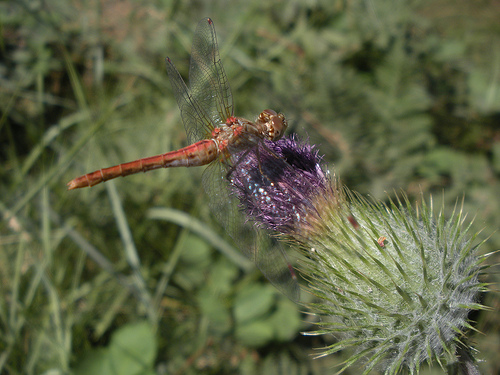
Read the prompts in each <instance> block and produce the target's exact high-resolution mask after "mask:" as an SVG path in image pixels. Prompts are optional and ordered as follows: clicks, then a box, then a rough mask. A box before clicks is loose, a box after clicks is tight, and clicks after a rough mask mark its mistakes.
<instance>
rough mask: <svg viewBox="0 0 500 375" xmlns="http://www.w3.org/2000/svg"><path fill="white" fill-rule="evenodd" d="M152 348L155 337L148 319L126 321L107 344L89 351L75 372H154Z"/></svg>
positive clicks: (140, 374)
mask: <svg viewBox="0 0 500 375" xmlns="http://www.w3.org/2000/svg"><path fill="white" fill-rule="evenodd" d="M156 351H157V345H156V337H155V334H154V332H153V329H152V327H151V325H150V324H149V323H148V322H138V323H131V324H127V325H125V326H123V327H121V328H120V329H119V330H117V331H116V332H115V333H114V334H113V336H112V338H111V342H110V344H109V346H108V347H107V348H96V349H93V350H91V351H89V352H88V353H87V354H86V355H85V357H84V358H83V359H82V360H81V361H80V362H79V363H78V364H77V366H76V367H75V374H77V375H93V374H110V375H115V374H116V375H146V374H154V371H153V364H154V360H155V358H156Z"/></svg>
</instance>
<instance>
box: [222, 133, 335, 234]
mask: <svg viewBox="0 0 500 375" xmlns="http://www.w3.org/2000/svg"><path fill="white" fill-rule="evenodd" d="M320 162H321V157H320V156H318V150H316V148H315V146H311V145H310V144H308V143H306V142H299V141H297V139H296V138H295V137H293V136H291V137H286V138H282V139H280V140H278V141H276V142H271V141H266V142H265V143H264V145H263V146H259V147H258V148H255V149H253V150H252V151H251V152H248V153H247V154H246V155H244V156H243V157H242V160H241V161H240V163H239V164H238V166H237V168H235V169H234V171H233V172H232V173H231V177H230V182H231V185H232V186H233V187H234V188H235V189H234V192H235V194H236V196H237V198H238V199H239V202H240V208H241V209H242V210H244V211H245V213H246V214H247V216H249V217H250V218H251V219H253V220H254V221H255V223H256V224H257V226H259V227H260V228H265V229H268V230H270V231H272V232H277V233H279V234H282V235H290V234H292V233H296V232H297V231H300V230H301V226H307V225H308V220H307V217H308V216H310V215H316V214H317V211H316V209H315V207H314V200H315V197H316V196H318V195H324V194H325V193H326V192H327V191H329V190H330V181H329V179H328V177H327V173H325V172H324V171H323V169H322V168H321V165H320Z"/></svg>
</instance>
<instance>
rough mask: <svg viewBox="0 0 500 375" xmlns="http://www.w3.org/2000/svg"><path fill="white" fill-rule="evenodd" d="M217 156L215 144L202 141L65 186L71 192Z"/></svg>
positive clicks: (124, 164) (205, 161)
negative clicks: (140, 173) (132, 175)
mask: <svg viewBox="0 0 500 375" xmlns="http://www.w3.org/2000/svg"><path fill="white" fill-rule="evenodd" d="M217 155H218V148H217V144H216V143H215V142H214V141H213V140H212V139H204V140H202V141H199V142H196V143H194V144H192V145H190V146H187V147H184V148H181V149H180V150H177V151H170V152H167V153H165V154H161V155H155V156H150V157H147V158H143V159H138V160H134V161H131V162H128V163H123V164H119V165H115V166H113V167H109V168H103V169H100V170H98V171H95V172H91V173H87V174H86V175H83V176H80V177H77V178H75V179H73V180H71V181H70V182H68V184H67V186H68V190H72V189H78V188H83V187H90V186H94V185H97V184H99V183H101V182H104V181H108V180H112V179H113V178H117V177H125V176H129V175H131V174H135V173H139V172H147V171H150V170H153V169H158V168H174V167H196V166H200V165H205V164H208V163H210V162H212V161H213V160H215V159H216V158H217Z"/></svg>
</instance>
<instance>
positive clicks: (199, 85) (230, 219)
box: [67, 18, 299, 300]
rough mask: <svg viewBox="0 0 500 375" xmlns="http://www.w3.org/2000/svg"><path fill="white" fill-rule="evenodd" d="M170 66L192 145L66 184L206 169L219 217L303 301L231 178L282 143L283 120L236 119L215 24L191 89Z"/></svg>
mask: <svg viewBox="0 0 500 375" xmlns="http://www.w3.org/2000/svg"><path fill="white" fill-rule="evenodd" d="M166 66H167V73H168V77H169V80H170V83H171V86H172V89H173V92H174V95H175V98H176V101H177V104H178V106H179V109H180V112H181V118H182V122H183V123H184V127H185V130H186V133H187V139H188V141H189V143H190V145H189V146H187V147H184V148H181V149H179V150H176V151H170V152H167V153H164V154H161V155H155V156H150V157H146V158H142V159H138V160H135V161H131V162H128V163H123V164H119V165H115V166H112V167H108V168H103V169H99V170H97V171H94V172H91V173H88V174H85V175H83V176H80V177H77V178H75V179H73V180H71V181H70V182H68V184H67V187H68V190H72V189H77V188H83V187H91V186H94V185H97V184H99V183H101V182H104V181H108V180H111V179H114V178H117V177H120V176H121V177H124V176H128V175H131V174H135V173H139V172H146V171H149V170H154V169H159V168H172V167H194V166H202V165H208V167H207V168H206V170H205V171H204V173H203V175H202V182H203V187H204V189H205V191H206V193H207V196H208V198H209V206H210V208H211V210H212V212H213V213H214V216H215V217H216V218H217V219H218V220H219V222H220V223H221V224H222V226H223V227H224V228H225V230H226V231H227V232H228V233H229V235H230V236H231V237H232V238H233V240H234V241H235V243H236V244H237V247H239V248H240V250H241V251H242V253H243V254H245V255H246V256H247V257H248V258H250V259H251V260H253V261H254V263H255V264H256V266H257V267H258V268H259V269H260V270H261V272H262V273H263V274H264V276H266V278H267V279H268V280H269V281H271V283H273V284H274V285H275V286H276V287H277V288H278V289H280V290H281V291H282V292H283V293H284V294H285V295H287V296H288V297H289V298H291V299H292V300H298V299H299V287H298V283H297V277H296V275H295V272H294V270H293V267H292V266H291V265H290V262H289V260H288V258H287V255H286V253H285V252H284V250H283V247H282V245H281V244H279V243H278V241H276V240H275V239H273V238H272V236H271V235H270V234H269V233H267V232H266V230H265V229H259V227H258V226H257V225H255V223H252V221H251V220H248V218H246V217H245V215H244V213H243V212H242V209H241V205H239V204H238V198H237V194H234V193H231V189H234V186H233V185H232V184H231V174H232V173H233V172H234V171H235V170H236V169H237V168H245V164H244V162H242V161H244V160H245V157H246V156H247V155H248V154H249V153H251V152H253V153H254V155H259V154H260V153H263V152H266V146H265V142H268V141H271V142H275V141H277V140H279V139H280V138H281V137H282V136H283V134H284V132H285V130H286V129H287V121H286V118H285V116H284V115H283V114H282V113H277V112H275V111H274V110H271V109H266V110H264V111H262V112H261V113H260V114H259V116H258V117H257V119H256V120H255V121H250V120H247V119H244V118H242V117H235V116H234V105H233V97H232V94H231V88H230V86H229V83H228V79H227V76H226V73H225V72H224V68H223V66H222V62H221V59H220V56H219V49H218V45H217V37H216V34H215V28H214V23H213V21H212V20H211V19H210V18H205V19H203V20H201V21H200V22H199V23H198V26H197V28H196V31H195V33H194V36H193V46H192V51H191V62H190V67H189V87H188V86H187V85H186V83H185V82H184V80H183V78H182V77H181V75H180V74H179V72H178V70H177V69H176V68H175V66H174V64H173V63H172V61H171V60H170V59H169V58H168V57H167V58H166ZM262 178H263V180H266V179H268V178H267V177H265V176H263V177H262ZM270 183H272V181H270Z"/></svg>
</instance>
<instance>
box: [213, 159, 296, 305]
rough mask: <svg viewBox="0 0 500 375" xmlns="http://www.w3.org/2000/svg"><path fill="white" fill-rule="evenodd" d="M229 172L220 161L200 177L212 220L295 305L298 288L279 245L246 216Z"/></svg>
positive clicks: (229, 168) (228, 167) (293, 274)
mask: <svg viewBox="0 0 500 375" xmlns="http://www.w3.org/2000/svg"><path fill="white" fill-rule="evenodd" d="M230 170H231V167H230V166H229V165H227V164H224V161H223V162H220V163H212V164H211V165H210V166H208V168H207V169H206V170H205V172H204V173H203V186H204V188H205V191H206V193H207V195H208V197H209V205H210V208H211V210H212V212H213V214H214V216H215V217H216V218H217V220H218V221H219V222H220V224H221V225H222V226H223V228H224V229H225V231H226V232H227V233H228V234H229V235H230V236H231V238H232V239H233V241H234V242H235V244H236V245H237V247H238V248H239V249H240V251H241V252H242V253H243V254H244V255H245V256H246V257H248V258H249V259H250V260H252V261H253V262H254V263H255V265H256V266H257V267H258V268H259V269H260V271H261V272H262V273H263V274H264V276H265V277H266V278H267V279H268V280H269V281H270V282H271V283H272V284H273V285H274V286H276V287H277V288H278V289H279V290H280V291H281V292H282V293H283V294H285V295H286V296H288V297H289V298H290V299H292V300H294V301H298V300H299V286H298V283H297V280H296V277H295V273H294V272H293V269H292V268H291V265H290V263H289V262H288V260H287V258H286V254H285V252H284V249H283V248H282V245H281V244H280V243H279V242H278V241H277V240H276V239H275V238H273V237H272V235H271V234H270V233H269V232H268V231H266V230H264V229H262V228H258V226H257V225H256V224H255V223H254V222H253V221H252V219H250V218H248V217H246V216H245V211H244V209H243V207H241V205H240V203H239V199H238V197H237V193H236V191H235V189H234V186H232V185H231V183H230V182H229V180H228V178H227V176H228V173H229V172H230Z"/></svg>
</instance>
